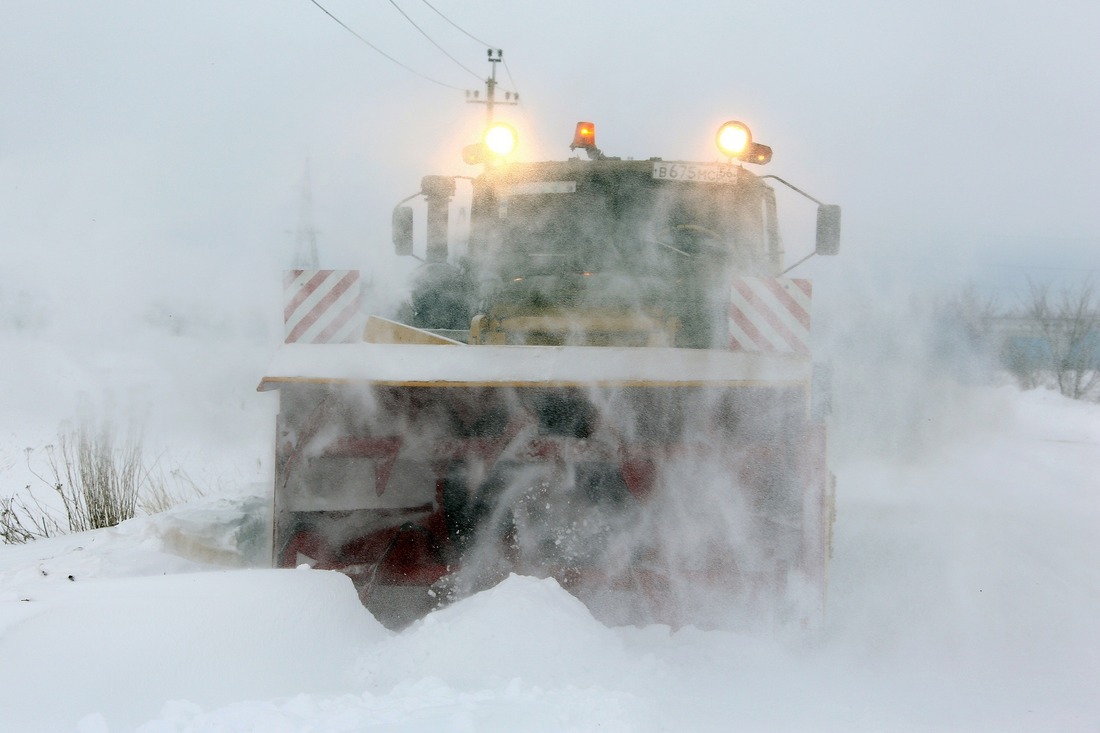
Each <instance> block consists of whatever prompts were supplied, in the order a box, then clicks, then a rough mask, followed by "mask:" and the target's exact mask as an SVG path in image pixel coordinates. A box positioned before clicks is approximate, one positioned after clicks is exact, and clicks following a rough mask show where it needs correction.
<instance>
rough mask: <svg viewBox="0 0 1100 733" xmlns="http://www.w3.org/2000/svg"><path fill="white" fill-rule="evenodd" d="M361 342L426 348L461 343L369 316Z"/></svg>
mask: <svg viewBox="0 0 1100 733" xmlns="http://www.w3.org/2000/svg"><path fill="white" fill-rule="evenodd" d="M363 341H365V342H367V343H368V344H421V345H426V346H432V345H434V346H452V345H454V346H462V345H463V344H462V342H461V341H455V340H454V339H449V338H447V337H446V336H439V335H437V334H434V333H432V332H431V331H425V330H423V329H420V328H413V327H412V326H406V325H405V324H404V323H398V322H397V321H391V320H389V319H388V318H379V317H378V316H371V317H370V318H368V319H367V326H366V328H364V329H363Z"/></svg>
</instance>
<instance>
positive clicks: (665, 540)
mask: <svg viewBox="0 0 1100 733" xmlns="http://www.w3.org/2000/svg"><path fill="white" fill-rule="evenodd" d="M516 142H517V141H516V138H515V131H514V130H512V129H511V128H509V127H507V126H504V127H500V126H491V127H490V128H489V130H487V132H486V135H485V137H484V138H483V140H482V141H481V142H479V143H477V144H475V145H471V146H469V147H467V148H466V150H465V151H464V158H465V160H466V161H467V163H471V164H479V165H482V166H483V170H482V172H481V174H480V175H478V176H477V177H476V178H473V179H472V180H471V181H470V183H469V184H467V183H465V181H463V179H461V178H459V179H458V181H457V182H456V178H455V177H446V176H427V177H425V178H424V179H423V181H422V184H421V190H420V191H419V192H418V193H417V194H414V195H413V196H410V197H409V198H408V199H406V200H405V201H404V202H402V204H405V203H406V202H408V201H411V200H412V199H423V201H424V205H423V209H424V221H425V224H426V227H425V231H424V235H423V242H424V255H423V257H422V259H423V262H424V264H423V265H422V266H421V267H420V268H419V270H418V272H417V273H416V275H415V277H414V279H413V282H412V284H411V288H410V295H409V298H408V300H407V302H406V304H405V305H404V306H403V307H402V309H401V310H400V312H398V313H394V314H387V315H389V316H390V317H389V318H382V317H376V316H371V317H370V318H369V320H367V322H366V323H365V325H363V324H360V323H358V322H357V321H356V318H357V317H358V315H359V314H358V312H357V311H356V306H355V302H356V301H355V298H354V291H355V287H356V285H357V283H356V273H354V272H336V271H317V272H301V271H297V272H294V273H291V275H290V277H289V278H288V280H287V284H288V290H287V296H288V305H287V310H286V313H287V319H288V324H287V327H288V339H287V341H288V343H287V344H286V345H285V346H284V347H282V349H281V350H280V352H279V353H278V354H277V356H276V358H275V361H274V363H273V364H272V367H271V369H270V371H269V373H268V375H267V376H266V377H264V379H263V381H262V382H261V385H260V389H261V390H266V389H278V390H279V391H280V414H279V418H278V426H277V432H278V436H277V444H276V477H275V494H274V502H275V512H274V517H275V526H274V542H273V548H274V563H275V565H277V566H280V567H293V566H296V565H298V564H301V563H308V564H310V565H312V566H313V567H317V568H331V569H336V570H340V571H342V572H345V573H347V574H348V575H349V576H351V577H352V579H353V580H354V581H355V583H356V585H357V587H358V589H359V591H360V595H361V597H362V599H363V601H364V602H365V603H366V604H367V606H368V607H369V608H371V609H372V611H374V612H375V613H376V615H378V616H379V617H380V618H381V619H382V620H383V621H385V622H386V623H388V624H390V625H393V626H400V625H403V624H406V623H408V622H409V621H411V620H413V619H415V618H417V617H419V616H420V615H423V614H424V613H426V612H427V611H428V610H430V609H431V608H433V607H436V606H438V605H439V604H440V603H445V602H447V601H449V600H453V599H455V598H458V597H461V596H463V595H466V594H469V593H471V592H475V591H477V590H478V589H481V588H484V587H487V586H489V585H491V584H493V583H495V582H497V581H499V580H500V579H501V578H503V577H506V575H507V574H508V573H509V572H518V573H525V574H532V575H537V576H540V577H553V578H555V579H557V580H558V582H559V583H561V584H562V586H563V587H565V588H568V589H569V590H571V591H572V592H574V593H575V594H576V595H577V596H578V597H580V598H581V599H582V600H584V601H586V602H587V603H588V604H589V606H590V607H591V608H592V609H593V611H594V612H595V613H597V615H599V616H601V617H604V618H607V619H608V620H611V621H645V620H650V621H652V620H657V621H663V622H667V623H684V622H699V621H700V619H699V618H698V615H699V614H698V611H699V609H700V608H701V606H702V604H701V602H700V601H699V600H698V599H699V596H697V595H695V593H696V591H697V590H699V589H704V590H705V592H706V593H707V594H717V595H719V596H721V597H722V598H724V599H725V600H724V601H723V602H722V603H720V604H719V607H721V608H726V609H733V608H747V609H760V608H763V607H772V608H774V607H776V606H781V605H783V604H785V603H787V602H788V601H789V600H790V598H791V597H792V595H800V598H801V599H802V601H805V599H806V597H807V596H809V597H811V598H812V599H813V600H812V601H811V603H820V601H821V599H822V597H823V591H824V584H825V575H826V560H827V556H828V546H829V542H830V532H831V526H832V486H831V480H830V475H829V471H828V468H827V466H826V455H825V431H824V426H823V424H822V423H821V421H820V419H819V417H818V416H815V415H814V414H812V410H811V394H810V390H811V380H812V373H813V368H812V366H813V365H812V360H811V357H810V352H809V327H810V304H811V295H812V290H811V285H810V283H809V281H807V280H801V279H790V278H784V277H782V273H783V272H784V269H783V268H784V263H783V248H782V245H781V242H780V238H779V227H778V223H777V214H776V199H775V195H774V190H773V189H772V188H771V187H770V186H769V185H767V183H766V182H765V179H766V178H773V179H775V180H780V182H781V183H784V184H786V182H785V181H782V180H781V179H777V178H775V177H774V176H770V177H761V176H758V175H756V174H754V173H752V172H751V171H749V170H748V169H746V168H745V167H744V166H743V165H742V164H741V163H742V162H747V163H752V164H762V163H766V162H768V160H770V158H771V149H770V148H768V147H767V146H763V145H760V144H759V143H755V142H753V141H752V135H751V133H750V132H749V129H748V127H746V126H745V125H743V124H741V123H736V122H734V123H727V124H726V125H724V126H723V127H722V128H721V129H720V131H719V133H718V135H717V142H718V147H719V149H720V151H721V152H722V154H723V157H725V158H726V160H727V162H719V163H692V162H680V161H664V160H661V159H657V158H654V159H650V160H646V161H635V160H620V159H617V158H610V157H607V156H606V155H605V154H604V153H603V152H602V151H601V150H600V149H599V148H597V147H596V144H595V126H594V125H592V123H590V122H582V123H580V124H578V126H577V131H576V135H575V137H574V141H573V145H572V147H573V149H581V150H584V151H585V152H586V158H587V159H586V160H581V159H580V158H579V157H576V158H572V159H569V160H565V161H553V162H538V163H521V162H513V161H512V160H511V156H512V155H513V154H514V152H515V150H516V149H517V145H516ZM735 161H736V162H735ZM786 185H789V184H786ZM460 188H461V189H462V190H463V194H462V195H463V196H468V199H466V200H467V201H468V203H467V204H466V205H465V206H463V207H462V208H463V209H464V210H465V209H466V208H467V207H468V211H469V223H468V233H467V234H468V236H467V237H466V238H465V239H466V241H465V248H464V251H463V252H461V253H456V252H455V251H454V250H455V246H454V243H452V241H451V239H452V226H451V221H450V213H451V209H452V208H453V207H454V206H456V203H455V198H456V196H458V192H459V190H460ZM792 188H793V187H792ZM795 190H797V189H795ZM800 193H801V192H800ZM416 218H417V217H416V213H415V212H414V209H413V208H410V207H408V206H404V205H399V206H398V207H397V208H396V209H395V211H394V216H393V240H394V245H395V250H396V252H397V254H399V255H412V254H413V253H414V241H415V239H416V238H415V236H414V235H415V229H416V228H417V227H416V226H415V220H416ZM463 218H465V217H463ZM839 220H840V211H839V207H836V206H830V205H825V204H819V209H818V229H817V232H818V240H817V243H816V252H817V253H819V254H835V253H836V251H837V247H838V241H839ZM454 229H455V230H458V229H459V227H454ZM453 239H454V240H455V242H459V241H461V239H462V237H459V236H454V237H453ZM348 334H353V335H352V337H351V338H346V337H347V336H348ZM332 341H353V343H331V342H332ZM310 342H328V343H323V344H318V343H310ZM717 516H721V517H723V518H725V521H724V523H721V522H720V523H718V524H717V525H715V524H714V523H713V520H714V519H715V517H717ZM693 524H710V525H711V527H710V528H709V529H706V530H700V531H696V529H693V526H692V525H693ZM807 588H808V589H810V591H809V593H808V594H807V592H806V589H807ZM793 589H798V593H797V594H796V593H794V590H793ZM727 601H728V602H727ZM803 605H804V604H803Z"/></svg>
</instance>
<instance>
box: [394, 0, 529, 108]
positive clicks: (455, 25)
mask: <svg viewBox="0 0 1100 733" xmlns="http://www.w3.org/2000/svg"><path fill="white" fill-rule="evenodd" d="M390 1H391V2H392V1H393V0H390ZM420 1H421V2H422V3H424V4H425V5H427V6H428V7H429V8H431V9H432V10H433V11H435V13H436V15H438V16H439V17H440V18H442V19H443V20H445V21H447V22H448V23H450V24H451V26H452V27H453V28H454V29H455V30H457V31H458V32H459V33H462V34H463V35H465V36H466V37H467V38H469V39H470V40H473V41H477V42H478V43H480V44H481V45H482V46H487V47H490V48H497V46H495V45H494V44H492V43H486V42H485V41H483V40H481V39H480V38H478V37H477V36H475V35H474V34H472V33H470V32H469V31H468V30H466V29H465V28H463V27H462V26H460V25H459V24H458V23H455V22H454V21H453V20H451V19H450V18H448V17H447V16H446V15H444V14H443V11H441V10H440V9H439V8H437V7H436V6H434V5H432V4H431V3H430V2H428V0H420ZM502 60H503V59H502ZM504 71H506V72H507V73H508V81H510V82H511V83H512V91H514V92H515V93H516V97H517V98H518V97H519V87H518V86H517V85H516V80H515V78H514V77H513V76H512V70H511V69H510V68H508V62H507V61H504ZM475 76H476V74H475Z"/></svg>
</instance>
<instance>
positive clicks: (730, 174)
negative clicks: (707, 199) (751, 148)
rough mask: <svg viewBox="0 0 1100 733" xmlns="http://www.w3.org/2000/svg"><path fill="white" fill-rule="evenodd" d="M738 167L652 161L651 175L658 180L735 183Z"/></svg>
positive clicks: (718, 164)
mask: <svg viewBox="0 0 1100 733" xmlns="http://www.w3.org/2000/svg"><path fill="white" fill-rule="evenodd" d="M739 170H741V168H740V167H738V166H734V165H725V164H722V163H671V162H668V161H664V160H655V161H653V177H654V178H655V179H657V180H659V181H687V182H688V183H736V182H737V175H738V173H737V172H738V171H739Z"/></svg>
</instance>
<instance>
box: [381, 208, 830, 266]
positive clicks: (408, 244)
mask: <svg viewBox="0 0 1100 733" xmlns="http://www.w3.org/2000/svg"><path fill="white" fill-rule="evenodd" d="M819 231H820V230H819ZM393 249H394V252H396V253H397V254H398V255H400V256H403V257H404V256H408V255H411V254H412V253H413V210H412V207H411V206H398V207H397V208H395V209H394V210H393Z"/></svg>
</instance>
